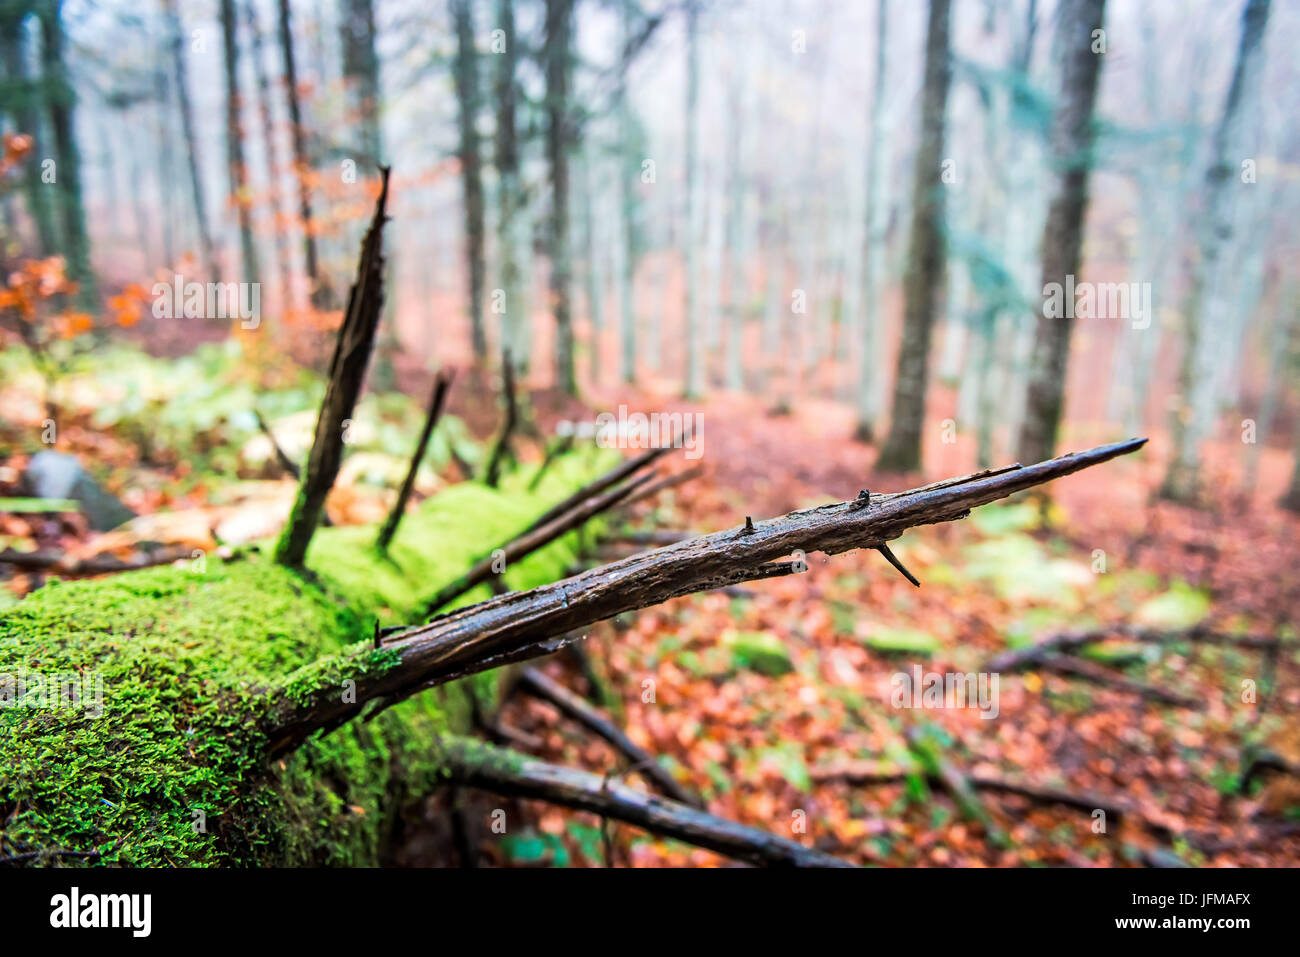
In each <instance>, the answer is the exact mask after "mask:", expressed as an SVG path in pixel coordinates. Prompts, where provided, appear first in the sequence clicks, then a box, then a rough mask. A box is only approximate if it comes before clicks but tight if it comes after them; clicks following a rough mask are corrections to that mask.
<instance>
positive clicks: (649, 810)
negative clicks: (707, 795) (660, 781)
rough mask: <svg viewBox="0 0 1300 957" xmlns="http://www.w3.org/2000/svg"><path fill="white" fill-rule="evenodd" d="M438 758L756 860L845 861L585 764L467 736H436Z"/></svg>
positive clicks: (532, 795)
mask: <svg viewBox="0 0 1300 957" xmlns="http://www.w3.org/2000/svg"><path fill="white" fill-rule="evenodd" d="M438 757H439V760H440V763H441V765H442V767H443V768H444V769H445V771H446V773H447V774H448V776H449V777H450V779H451V780H452V781H454V782H456V783H457V784H461V785H465V786H468V787H475V788H481V789H483V790H486V791H492V792H493V793H495V794H505V795H509V796H513V797H521V798H529V799H533V800H539V801H548V802H550V803H552V804H559V805H562V806H564V807H571V808H576V809H578V810H581V811H590V812H591V813H593V814H599V815H601V816H602V817H606V818H613V819H614V820H616V821H623V822H625V823H627V824H631V825H633V826H635V827H639V828H642V829H644V830H647V831H650V832H651V833H654V834H660V835H663V836H664V837H671V838H675V839H676V840H679V841H685V842H686V843H688V844H694V845H695V846H697V847H704V848H708V849H709V850H711V851H716V852H717V853H719V854H725V855H726V856H727V857H731V858H734V859H736V860H740V861H746V862H749V863H751V864H756V865H761V866H768V867H772V866H785V867H849V866H851V865H849V864H848V863H847V862H846V861H842V860H840V859H839V858H837V857H833V856H831V855H830V854H824V853H822V852H821V851H816V850H813V849H811V848H807V847H804V846H803V845H802V844H797V843H795V842H794V841H792V840H789V839H787V838H784V837H778V836H777V835H775V834H769V833H768V832H766V831H760V830H758V829H757V828H752V827H746V826H745V825H743V824H737V823H736V822H734V821H728V820H726V819H725V818H721V817H717V816H715V815H712V814H709V813H707V812H705V811H701V810H699V809H698V808H693V807H689V806H687V805H685V804H680V803H678V802H676V801H669V800H666V799H664V798H661V797H659V796H658V795H655V794H647V793H646V792H644V791H638V790H636V789H635V788H632V787H629V786H628V785H626V784H623V783H622V782H619V781H610V780H605V779H602V778H600V777H597V776H596V775H594V774H589V773H587V772H586V771H578V770H574V769H572V768H566V767H561V766H559V765H555V764H548V763H547V762H545V761H538V760H535V759H532V758H528V757H525V756H524V755H521V754H516V753H513V752H510V751H506V750H503V749H500V748H494V747H492V746H491V745H488V744H484V743H483V742H481V741H477V740H475V739H473V738H457V737H448V738H444V739H443V740H442V742H441V744H440V747H439V754H438Z"/></svg>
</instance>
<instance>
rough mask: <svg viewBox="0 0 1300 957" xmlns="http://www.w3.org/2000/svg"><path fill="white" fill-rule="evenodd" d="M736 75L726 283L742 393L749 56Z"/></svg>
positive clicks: (734, 373) (731, 369)
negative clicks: (728, 264) (729, 276)
mask: <svg viewBox="0 0 1300 957" xmlns="http://www.w3.org/2000/svg"><path fill="white" fill-rule="evenodd" d="M736 59H737V62H736V64H735V75H734V76H733V77H732V90H731V113H732V124H733V125H732V129H731V133H730V139H731V154H730V170H729V172H728V177H727V179H728V183H727V195H728V208H727V254H728V257H729V263H730V266H731V278H730V281H729V282H728V284H727V319H728V328H727V347H726V348H727V352H726V362H725V371H726V379H725V381H726V384H727V388H728V389H732V390H734V391H740V390H741V389H743V388H744V387H745V379H744V345H745V308H746V305H747V302H746V299H747V293H748V291H749V290H748V288H747V286H748V281H747V266H748V262H747V260H748V256H749V247H748V243H747V239H748V237H749V228H748V225H749V224H748V222H747V221H746V215H745V212H746V202H745V201H746V199H747V197H748V193H749V190H748V186H747V182H748V179H747V173H748V170H747V168H746V163H747V157H748V156H749V152H750V144H749V127H750V117H749V112H750V106H751V103H752V101H753V96H752V92H753V89H754V86H753V83H751V82H750V69H749V53H748V51H741V52H738V53H737V56H736Z"/></svg>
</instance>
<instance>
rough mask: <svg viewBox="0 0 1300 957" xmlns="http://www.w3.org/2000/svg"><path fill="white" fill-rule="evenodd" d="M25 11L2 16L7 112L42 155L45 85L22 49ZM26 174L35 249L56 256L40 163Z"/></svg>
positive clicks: (16, 128)
mask: <svg viewBox="0 0 1300 957" xmlns="http://www.w3.org/2000/svg"><path fill="white" fill-rule="evenodd" d="M25 15H26V11H25V10H22V9H21V8H20V9H18V10H16V11H11V12H5V13H3V14H0V17H3V19H0V56H3V58H4V70H5V79H6V80H7V81H8V82H7V84H6V85H7V88H8V89H7V92H6V95H5V104H4V105H5V112H6V113H8V114H9V115H10V116H11V117H12V118H13V124H14V132H16V133H24V134H26V135H27V136H30V137H31V139H32V152H33V153H34V154H35V155H36V156H43V155H45V154H46V151H45V150H43V149H42V145H41V141H42V139H43V133H42V130H41V123H40V114H41V111H42V110H43V108H44V97H43V95H42V90H43V85H42V84H39V83H37V82H36V81H35V80H34V78H33V77H32V76H31V74H30V71H29V70H28V66H27V56H26V51H25V50H24V48H23V39H24V37H23V33H24V30H23V21H24V19H25ZM26 166H27V168H26V170H25V171H24V173H23V177H22V179H23V194H24V197H25V200H26V205H27V215H28V216H30V217H31V220H32V224H33V225H34V226H35V228H36V249H37V251H38V252H39V253H40V255H42V256H49V255H53V253H54V251H55V250H56V249H58V248H59V238H58V227H57V226H56V224H55V214H54V206H53V203H52V202H51V196H50V191H49V190H47V189H46V188H45V184H44V183H42V182H41V167H40V164H39V163H28V164H26Z"/></svg>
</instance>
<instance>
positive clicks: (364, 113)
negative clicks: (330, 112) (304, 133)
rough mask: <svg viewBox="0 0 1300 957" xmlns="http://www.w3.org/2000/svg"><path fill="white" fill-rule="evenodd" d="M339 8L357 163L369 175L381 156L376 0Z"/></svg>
mask: <svg viewBox="0 0 1300 957" xmlns="http://www.w3.org/2000/svg"><path fill="white" fill-rule="evenodd" d="M342 7H343V9H342V10H341V11H340V14H339V15H340V23H339V26H340V31H339V32H340V38H341V41H342V43H341V46H342V47H343V80H344V83H345V87H346V89H345V95H346V98H347V104H348V114H349V116H350V117H355V120H356V125H357V129H356V132H357V134H358V135H357V143H358V145H357V146H356V147H355V148H354V149H353V152H354V153H355V154H356V157H357V166H358V168H360V169H361V170H364V171H365V174H366V175H367V176H369V175H370V174H371V172H372V171H373V170H374V169H375V167H376V166H378V165H379V163H380V161H381V159H382V141H381V137H380V129H379V56H378V54H377V53H376V51H375V7H374V0H344V3H343V4H342Z"/></svg>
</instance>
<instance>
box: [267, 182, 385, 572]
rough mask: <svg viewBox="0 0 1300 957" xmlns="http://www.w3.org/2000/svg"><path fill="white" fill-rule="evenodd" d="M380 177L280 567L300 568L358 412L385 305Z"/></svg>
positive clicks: (279, 547) (278, 556)
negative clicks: (348, 429) (345, 434)
mask: <svg viewBox="0 0 1300 957" xmlns="http://www.w3.org/2000/svg"><path fill="white" fill-rule="evenodd" d="M380 175H381V179H382V185H381V188H380V191H379V199H378V201H377V202H376V203H375V215H374V218H373V219H372V220H371V221H370V229H369V230H368V231H367V232H366V236H365V239H364V240H363V241H362V244H361V259H360V261H359V262H358V264H357V278H356V282H354V283H353V284H352V291H351V293H350V294H349V295H348V305H347V309H346V310H345V311H344V313H343V325H342V326H341V327H340V328H339V335H338V339H337V340H336V341H335V343H334V355H333V358H331V359H330V369H329V379H328V381H327V382H326V385H325V397H324V398H323V399H322V400H321V407H320V415H319V417H318V418H317V419H316V437H315V439H314V440H313V442H312V446H311V455H310V456H309V457H308V459H307V468H306V470H305V471H304V472H303V477H302V482H301V484H300V485H299V486H298V499H297V501H296V502H294V506H293V510H292V511H291V512H290V513H289V521H288V523H287V524H286V525H285V527H284V531H283V532H281V533H280V540H279V541H278V542H277V543H276V546H275V560H276V561H277V562H279V563H280V564H281V565H289V566H291V567H297V566H300V565H302V563H303V559H304V558H306V556H307V546H308V545H309V544H311V538H312V535H314V534H315V532H316V525H317V524H318V523H319V521H320V516H321V511H322V509H323V508H324V505H325V497H326V496H327V495H328V494H329V491H330V489H331V488H333V487H334V480H335V479H336V478H337V477H338V474H339V465H340V463H341V462H342V461H343V431H344V428H345V425H346V423H347V422H348V421H349V420H350V419H351V418H352V412H353V410H354V409H355V408H356V404H357V397H358V396H359V395H360V394H361V386H362V383H363V382H364V381H365V378H366V366H367V365H368V364H369V362H370V352H371V350H372V349H373V348H374V344H375V332H376V330H378V328H379V316H380V313H381V311H382V307H383V304H384V222H385V218H386V217H385V215H384V210H385V207H386V206H387V203H388V168H387V167H380Z"/></svg>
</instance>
